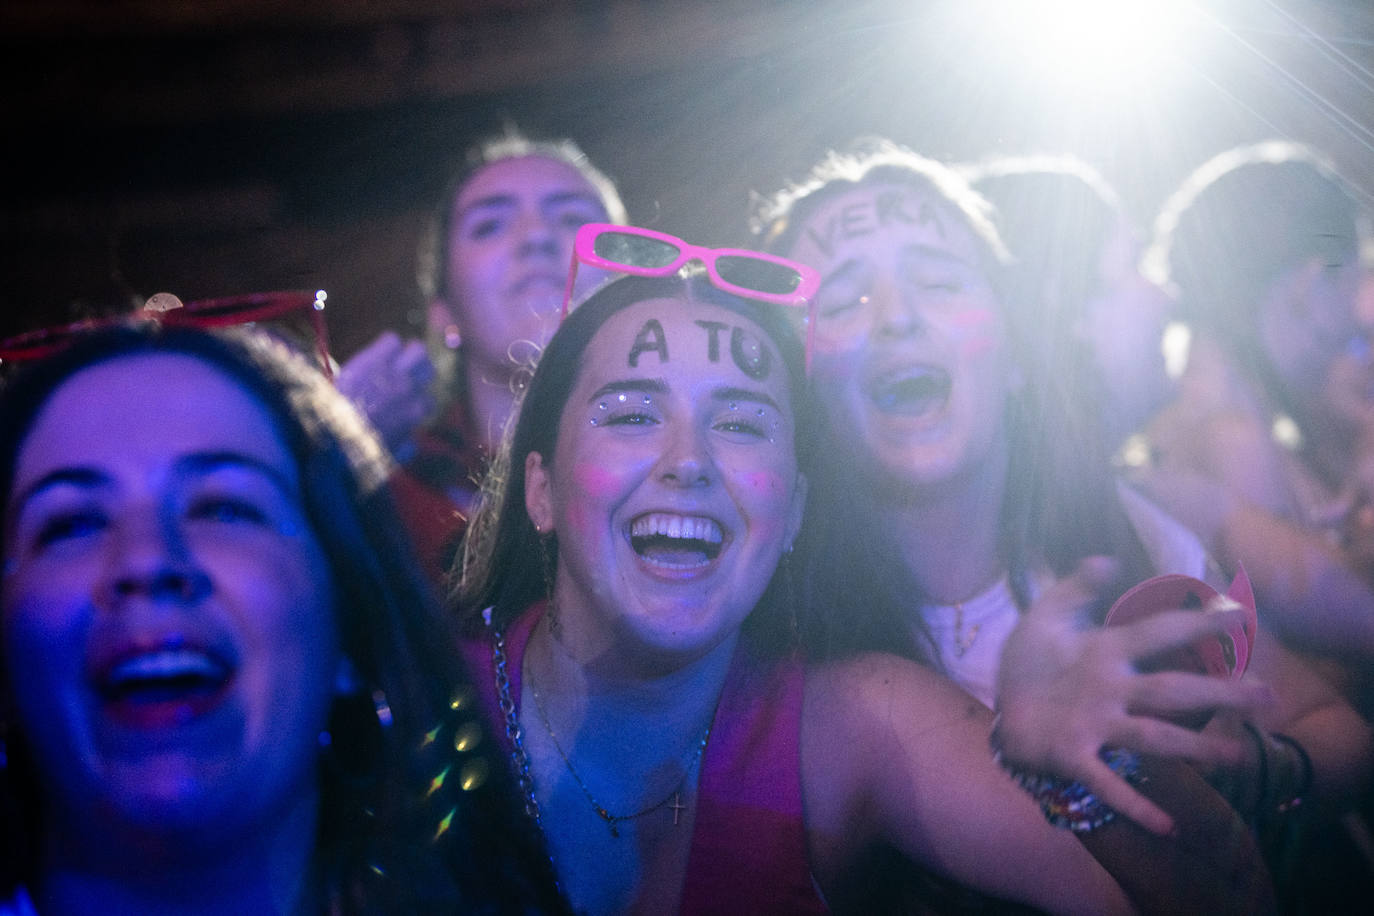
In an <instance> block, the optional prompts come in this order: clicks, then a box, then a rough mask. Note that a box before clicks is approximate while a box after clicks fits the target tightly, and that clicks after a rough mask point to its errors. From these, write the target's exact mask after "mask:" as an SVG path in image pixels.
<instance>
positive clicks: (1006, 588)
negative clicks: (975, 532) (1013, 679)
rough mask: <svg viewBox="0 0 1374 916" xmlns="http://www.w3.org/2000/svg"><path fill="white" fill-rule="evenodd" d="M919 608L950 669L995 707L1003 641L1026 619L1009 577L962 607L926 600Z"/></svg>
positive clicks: (953, 677) (951, 674)
mask: <svg viewBox="0 0 1374 916" xmlns="http://www.w3.org/2000/svg"><path fill="white" fill-rule="evenodd" d="M920 613H921V618H922V619H923V620H924V621H925V624H926V628H927V629H929V630H930V635H931V637H932V638H933V639H934V640H935V645H936V646H937V647H938V648H939V650H940V661H941V662H942V663H943V664H944V667H945V673H946V674H948V675H949V677H950V679H951V680H952V681H954V683H956V684H958V685H959V686H960V687H962V688H964V689H965V690H967V691H968V692H969V693H971V694H973V695H974V696H975V697H977V698H978V700H979V701H980V702H981V703H982V704H983V705H984V706H987V707H988V708H991V707H992V705H993V701H994V700H995V699H996V697H997V668H998V666H999V665H1000V664H1001V661H1002V644H1003V643H1005V642H1006V641H1007V637H1008V636H1010V635H1011V631H1012V630H1014V629H1016V624H1017V622H1018V621H1020V619H1021V611H1020V609H1019V608H1017V606H1016V599H1015V598H1014V597H1013V596H1012V593H1011V586H1010V585H1009V584H1008V583H1007V577H1006V576H1003V577H1002V578H1001V579H998V580H997V582H996V583H994V584H993V586H992V588H989V589H988V590H987V591H985V592H983V593H981V594H978V595H974V596H973V597H972V598H970V599H969V600H967V601H964V602H962V603H961V604H960V605H958V606H954V605H946V604H927V605H922V607H921V609H920ZM913 635H915V634H913Z"/></svg>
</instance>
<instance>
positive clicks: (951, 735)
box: [462, 272, 1126, 913]
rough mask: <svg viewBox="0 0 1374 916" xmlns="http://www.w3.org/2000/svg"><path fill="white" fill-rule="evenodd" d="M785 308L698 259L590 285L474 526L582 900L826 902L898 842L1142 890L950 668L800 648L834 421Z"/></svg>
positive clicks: (1112, 895)
mask: <svg viewBox="0 0 1374 916" xmlns="http://www.w3.org/2000/svg"><path fill="white" fill-rule="evenodd" d="M783 311H784V310H783V309H779V308H775V307H772V306H770V305H765V304H762V303H759V302H756V301H752V300H750V299H746V298H742V297H739V296H735V295H732V294H728V293H725V292H722V291H721V290H720V289H718V288H717V287H716V286H715V285H713V284H712V283H710V282H708V281H707V278H706V277H705V275H704V274H702V273H700V272H698V273H695V274H691V273H689V274H686V275H684V276H671V277H661V278H642V277H631V278H625V279H621V280H618V281H615V282H614V283H612V284H610V285H609V286H607V287H605V288H603V289H602V290H600V291H599V292H597V293H596V294H594V295H593V296H592V297H591V298H590V299H589V300H588V301H587V302H586V303H584V304H583V305H582V306H581V307H579V308H578V309H577V310H576V311H575V312H573V313H572V314H571V315H570V316H569V318H568V319H567V321H566V322H565V324H564V325H563V326H562V328H561V329H560V330H559V332H558V333H557V334H555V336H554V338H553V340H552V341H551V342H550V344H549V347H548V349H547V351H546V352H545V355H544V357H543V359H542V360H541V362H540V366H539V369H538V370H537V372H536V374H535V377H534V379H533V381H532V383H531V385H530V387H529V389H528V392H527V394H526V397H525V400H524V403H523V405H522V407H521V411H520V413H519V415H518V420H517V423H516V426H515V429H514V433H513V437H512V440H511V442H510V444H509V446H508V449H507V450H506V451H505V452H504V460H503V461H501V462H499V463H498V465H497V467H496V473H495V474H494V475H493V476H492V478H491V479H490V484H489V488H488V491H487V493H486V494H485V496H486V499H485V500H484V503H483V507H482V510H481V512H479V514H478V516H477V518H476V520H475V524H474V527H473V528H472V529H471V533H470V535H469V537H470V540H469V546H468V553H467V569H466V575H465V578H464V589H463V593H462V613H463V615H464V619H465V621H466V626H467V628H468V631H469V633H470V635H471V639H470V640H469V641H468V642H467V643H466V645H465V652H466V654H467V657H468V659H469V662H470V664H471V665H473V666H474V670H480V671H482V672H483V673H482V674H480V675H479V676H478V684H479V687H480V688H482V689H483V690H484V691H485V694H486V700H487V704H488V713H489V715H490V716H491V717H492V721H493V723H495V724H499V725H501V726H503V727H504V729H505V732H506V735H507V737H508V750H509V751H510V753H511V757H512V764H513V766H514V768H515V770H516V772H517V774H518V775H519V778H520V780H521V782H522V784H523V786H524V788H525V790H526V794H527V812H528V813H529V814H530V815H531V817H532V818H533V819H535V820H536V821H537V822H538V823H539V824H540V825H541V827H542V828H543V832H544V834H545V836H546V837H547V838H548V842H549V846H550V850H551V854H552V859H553V863H554V866H555V868H556V870H557V872H558V874H559V878H560V880H561V882H562V884H563V887H564V889H565V891H566V892H567V894H568V896H569V898H570V900H571V902H572V904H573V907H574V908H575V909H577V910H579V911H586V912H593V913H623V912H655V913H674V912H681V913H699V912H721V911H730V912H756V913H767V912H776V913H804V912H820V911H824V909H825V908H826V902H825V895H826V894H829V893H832V892H835V891H837V890H838V889H840V888H842V887H843V885H844V883H845V881H846V880H847V877H848V875H849V870H850V868H851V866H852V865H853V863H854V862H855V861H856V860H857V857H858V855H859V853H860V851H861V850H862V849H863V848H864V847H865V846H866V845H867V844H869V843H870V842H873V841H878V840H885V841H887V842H890V843H891V844H892V845H893V846H895V847H897V848H898V849H900V850H901V851H902V853H903V854H904V855H907V856H909V857H911V858H913V859H915V860H917V861H920V862H923V863H925V864H926V865H927V866H928V867H930V868H932V869H935V870H937V871H939V872H940V873H942V874H945V875H947V876H949V877H951V878H953V879H954V880H957V881H961V882H964V883H967V884H970V885H973V886H977V887H980V888H983V889H984V890H986V891H988V892H990V893H992V894H994V895H997V896H1000V897H1006V898H1010V899H1016V900H1023V901H1027V902H1031V903H1035V904H1038V905H1040V906H1042V907H1047V908H1055V909H1060V910H1083V911H1092V912H1103V911H1111V910H1115V909H1120V908H1122V907H1124V906H1126V902H1125V899H1124V897H1123V895H1122V893H1121V891H1120V890H1119V889H1118V888H1117V887H1116V885H1115V884H1114V883H1113V882H1112V880H1111V878H1110V877H1109V876H1108V875H1107V874H1106V872H1105V871H1103V870H1102V868H1101V867H1100V866H1098V865H1097V864H1096V863H1095V862H1094V861H1093V860H1092V859H1091V857H1090V856H1088V855H1087V853H1086V852H1085V850H1084V849H1083V847H1082V846H1081V845H1079V844H1078V843H1077V841H1076V840H1074V838H1073V836H1072V835H1071V834H1069V833H1068V832H1066V831H1056V830H1054V829H1052V828H1050V827H1049V825H1048V824H1047V823H1046V822H1045V820H1044V818H1043V817H1042V816H1041V814H1040V812H1039V810H1038V809H1037V808H1036V806H1035V805H1034V803H1033V802H1031V800H1030V799H1029V797H1028V796H1026V795H1025V794H1024V793H1022V792H1021V791H1020V790H1019V789H1017V788H1016V786H1015V785H1014V784H1013V783H1011V782H1010V781H1009V780H1008V779H1007V778H1006V777H1005V775H1004V774H1003V773H1001V772H1000V771H999V770H998V768H997V767H996V765H995V764H994V763H993V761H992V760H991V755H990V754H989V752H988V748H987V734H988V730H989V728H990V722H989V716H988V714H987V713H986V712H985V711H984V710H982V709H981V707H978V706H977V705H976V704H973V703H970V702H969V701H968V700H967V698H966V697H964V696H963V695H962V694H960V693H959V692H958V691H957V689H955V688H954V687H953V686H952V685H951V684H949V683H948V682H946V681H944V680H943V679H941V678H939V677H938V676H936V675H934V674H933V673H931V672H929V671H927V670H924V669H922V668H919V667H918V666H916V665H913V664H911V663H909V662H905V661H903V660H900V659H897V658H893V657H890V656H878V655H868V656H864V657H862V658H856V659H850V660H847V661H845V662H842V663H837V664H833V665H817V666H807V665H805V664H804V663H803V662H802V661H801V660H800V659H799V657H797V656H796V655H795V654H794V653H793V652H792V651H791V646H792V640H791V636H792V626H791V622H790V612H791V610H792V601H791V599H790V596H789V594H788V591H789V590H788V576H787V575H786V572H785V570H784V571H783V572H779V571H778V567H779V565H780V561H782V558H784V557H785V556H786V554H787V552H788V551H789V549H790V547H791V545H792V541H793V538H794V537H795V536H796V534H797V532H798V530H799V527H800V524H801V519H802V510H803V506H804V503H805V500H806V492H807V483H806V477H805V468H806V466H807V464H808V462H809V460H810V456H809V451H808V445H807V443H809V441H810V435H809V432H808V431H807V429H806V426H807V419H806V416H807V414H806V412H805V411H800V410H799V402H800V399H801V398H803V397H804V393H805V387H804V385H805V379H804V374H803V370H802V365H803V359H802V354H801V347H800V345H799V343H798V340H797V339H796V335H795V333H794V331H793V330H792V325H791V322H790V319H789V318H788V316H787V315H785V314H783ZM732 342H733V343H737V344H738V345H737V346H734V345H731V344H732ZM484 681H485V683H484ZM894 709H900V710H903V715H901V716H896V717H894V716H893V715H892V710H894ZM1065 887H1070V888H1072V889H1073V890H1072V892H1071V894H1069V895H1067V896H1066V894H1065V893H1064V888H1065Z"/></svg>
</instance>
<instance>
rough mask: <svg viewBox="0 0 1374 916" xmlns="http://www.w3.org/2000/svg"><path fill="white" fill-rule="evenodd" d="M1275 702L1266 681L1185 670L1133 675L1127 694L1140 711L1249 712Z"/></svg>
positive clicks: (1129, 702) (1130, 704)
mask: <svg viewBox="0 0 1374 916" xmlns="http://www.w3.org/2000/svg"><path fill="white" fill-rule="evenodd" d="M1273 702H1274V695H1273V692H1272V691H1271V690H1270V689H1269V688H1268V687H1267V686H1265V685H1264V684H1260V683H1256V682H1243V681H1233V680H1228V679H1226V678H1219V677H1212V676H1210V675H1205V674H1191V673H1188V672H1182V671H1162V672H1159V673H1157V674H1143V675H1140V676H1139V677H1136V678H1133V679H1132V682H1131V685H1130V689H1129V692H1128V695H1127V705H1128V707H1129V708H1130V711H1131V712H1132V713H1133V714H1136V715H1167V714H1171V713H1179V712H1193V711H1198V710H1215V709H1226V710H1230V711H1232V712H1235V713H1239V714H1241V715H1242V716H1249V715H1251V714H1253V713H1256V712H1259V711H1261V710H1264V709H1266V708H1267V707H1269V706H1271V705H1272V704H1273Z"/></svg>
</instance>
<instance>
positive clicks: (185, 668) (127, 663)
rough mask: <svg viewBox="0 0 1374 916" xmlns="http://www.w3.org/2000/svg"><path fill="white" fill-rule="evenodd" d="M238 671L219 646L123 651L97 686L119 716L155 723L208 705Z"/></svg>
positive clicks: (180, 717)
mask: <svg viewBox="0 0 1374 916" xmlns="http://www.w3.org/2000/svg"><path fill="white" fill-rule="evenodd" d="M233 677H234V669H233V667H232V666H231V665H230V664H229V663H228V662H227V661H225V660H224V659H223V658H221V657H220V656H218V655H217V654H215V653H213V652H210V651H207V650H205V649H201V648H192V647H184V646H177V647H164V648H158V649H151V650H146V651H137V652H131V653H127V654H125V655H121V656H120V657H119V658H117V659H115V660H114V662H113V663H112V664H110V665H109V667H107V668H106V669H105V670H104V671H103V672H101V673H100V675H99V676H98V677H97V679H96V691H97V693H98V694H99V695H100V698H101V699H102V700H104V702H105V703H106V704H107V708H108V709H110V710H111V711H112V712H113V713H114V714H115V715H116V716H117V717H120V718H123V719H125V720H128V721H129V722H130V723H131V724H138V725H155V724H162V723H163V722H164V721H167V720H172V721H175V720H180V719H184V718H188V717H191V716H194V715H196V714H198V713H200V712H203V711H205V710H206V709H208V708H209V707H210V706H212V705H214V704H215V703H216V702H218V700H219V699H220V698H221V697H222V696H223V695H224V693H225V691H226V689H227V688H228V686H229V684H230V682H231V681H232V680H233Z"/></svg>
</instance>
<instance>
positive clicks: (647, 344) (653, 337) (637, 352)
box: [627, 318, 668, 369]
mask: <svg viewBox="0 0 1374 916" xmlns="http://www.w3.org/2000/svg"><path fill="white" fill-rule="evenodd" d="M645 352H653V353H657V354H658V361H659V362H660V363H666V362H667V361H668V338H667V336H666V335H665V334H664V333H663V323H662V322H660V321H659V320H658V319H657V318H650V319H649V320H648V321H646V322H644V324H643V325H641V326H640V329H639V333H638V334H636V335H635V340H634V343H633V344H631V345H630V355H629V357H628V359H627V362H628V363H629V365H630V368H631V369H635V368H638V366H639V357H640V356H642V355H644V353H645Z"/></svg>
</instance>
